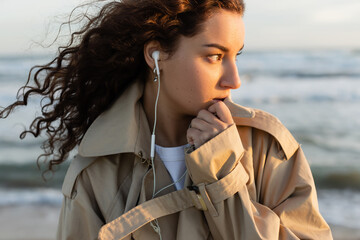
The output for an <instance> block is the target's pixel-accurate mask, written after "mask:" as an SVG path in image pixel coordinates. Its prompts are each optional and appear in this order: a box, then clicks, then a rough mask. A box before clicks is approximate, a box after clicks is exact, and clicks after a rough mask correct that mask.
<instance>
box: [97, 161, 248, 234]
mask: <svg viewBox="0 0 360 240" xmlns="http://www.w3.org/2000/svg"><path fill="white" fill-rule="evenodd" d="M248 179H249V176H248V174H247V173H246V171H245V169H244V168H243V166H242V164H241V163H240V162H239V163H238V164H237V166H236V167H235V168H234V169H233V170H232V171H231V172H230V173H229V174H228V175H226V176H225V177H224V178H222V179H220V180H219V181H216V182H214V183H211V184H208V185H206V186H205V185H204V184H199V185H198V186H197V187H198V189H199V191H193V190H189V189H187V188H184V189H182V190H179V191H175V192H171V193H168V194H166V195H163V196H160V197H157V198H154V199H151V200H149V201H146V202H144V203H142V204H140V205H138V206H136V207H135V208H133V209H131V210H129V211H128V212H126V213H124V214H122V215H121V216H120V217H118V218H117V219H115V220H113V221H112V222H109V223H107V224H106V225H104V226H103V227H102V228H101V229H100V231H99V235H98V239H99V240H107V239H118V240H120V239H124V238H125V237H127V236H128V235H129V234H131V233H133V232H135V231H136V230H137V229H139V228H141V227H142V226H144V225H146V224H148V223H149V222H151V221H153V220H155V219H157V218H160V217H164V216H167V215H170V214H174V213H176V212H180V211H183V210H185V209H188V208H190V207H196V208H197V209H199V210H203V211H204V210H205V211H209V213H210V214H211V215H212V216H214V217H216V216H218V213H217V211H216V208H215V207H214V205H213V204H217V203H220V202H222V201H224V200H226V199H228V198H230V197H232V196H234V195H235V194H236V193H237V192H238V191H239V189H240V188H241V187H242V186H244V185H245V184H246V182H247V181H248ZM204 204H205V205H206V207H205V206H204Z"/></svg>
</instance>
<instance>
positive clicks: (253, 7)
mask: <svg viewBox="0 0 360 240" xmlns="http://www.w3.org/2000/svg"><path fill="white" fill-rule="evenodd" d="M80 3H82V1H79V0H61V1H60V0H51V1H45V0H32V1H26V0H18V1H10V0H1V1H0V106H2V107H4V106H7V105H8V104H10V103H12V102H13V101H15V99H16V98H15V97H16V93H17V90H18V89H19V87H21V86H22V85H23V84H24V83H25V82H26V80H27V75H28V72H29V70H30V68H31V67H32V66H34V65H37V64H44V63H47V62H48V61H50V60H51V59H52V58H53V57H54V56H55V53H56V49H57V46H58V45H54V46H53V47H50V48H43V47H41V46H39V44H37V43H42V45H44V46H47V45H50V44H51V43H52V41H53V40H54V39H55V36H56V34H57V31H58V29H59V26H60V24H61V23H62V22H65V21H67V17H68V15H69V13H70V12H71V10H72V9H73V8H74V7H75V6H77V5H79V4H80ZM246 3H247V10H246V14H245V18H244V20H245V24H246V34H247V35H246V42H245V49H244V51H243V55H241V56H240V57H239V59H238V67H239V72H240V75H241V79H242V86H241V88H240V89H239V90H236V91H233V93H232V97H233V100H234V101H235V102H237V103H239V104H241V105H245V106H249V107H254V108H259V109H263V110H265V111H267V112H270V113H272V114H273V115H275V116H277V117H278V118H279V119H280V120H281V121H282V122H283V123H284V125H285V126H286V127H288V128H289V130H290V131H291V132H292V133H293V135H294V136H295V138H296V139H297V140H298V141H299V142H300V143H301V144H302V147H303V149H304V151H305V154H306V156H307V158H308V161H309V163H310V165H311V169H312V171H313V175H314V178H315V182H316V186H317V190H318V197H319V207H320V211H321V213H322V214H323V216H324V218H325V219H326V220H327V222H328V223H329V224H330V225H331V227H332V229H333V234H334V237H335V239H360V221H359V219H360V2H359V1H358V0H347V1H341V0H317V1H310V0H303V1H295V0H286V1H285V0H272V1H260V0H251V1H249V0H248V1H246ZM69 31H70V30H69V29H68V28H67V27H64V28H63V31H62V35H64V36H65V37H60V38H59V41H60V43H61V42H62V41H63V39H66V36H67V34H68V33H69ZM38 101H39V99H37V98H33V100H32V101H31V102H30V103H29V106H28V107H26V108H19V109H17V111H16V112H15V113H14V114H13V115H11V116H10V117H9V118H7V119H6V120H4V119H0V240H2V239H54V236H55V231H56V224H57V221H58V214H59V209H60V207H61V201H62V194H61V191H60V188H61V183H62V179H63V177H64V174H65V171H66V168H67V165H66V164H65V165H64V166H62V167H61V168H59V169H58V172H57V173H56V174H55V175H54V176H53V178H52V180H50V181H48V182H46V183H45V182H43V181H42V179H41V173H40V172H39V171H38V169H37V166H36V158H37V156H38V155H39V154H40V153H41V149H40V145H41V142H42V140H43V139H34V138H33V137H32V136H30V135H29V136H28V137H27V138H26V139H25V140H22V141H21V140H19V135H20V133H21V132H22V131H23V130H24V129H25V128H26V127H28V126H29V124H30V123H31V120H32V119H33V118H34V117H35V116H36V114H38V113H39V108H38V107H37V105H38Z"/></svg>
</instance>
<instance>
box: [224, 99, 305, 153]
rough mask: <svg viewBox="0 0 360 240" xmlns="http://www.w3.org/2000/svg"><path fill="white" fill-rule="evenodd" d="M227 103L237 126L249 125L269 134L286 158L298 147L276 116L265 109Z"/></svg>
mask: <svg viewBox="0 0 360 240" xmlns="http://www.w3.org/2000/svg"><path fill="white" fill-rule="evenodd" d="M227 105H228V103H227ZM229 105H230V107H229V108H230V111H231V112H232V114H233V119H234V122H235V124H236V125H237V126H238V127H242V126H244V127H251V128H255V129H259V130H261V131H264V132H266V133H268V134H270V135H271V136H273V137H274V138H275V139H276V140H277V142H278V143H279V144H280V146H281V148H282V149H283V151H284V153H285V156H286V158H287V159H290V158H291V156H293V155H294V153H295V152H296V151H297V149H298V148H299V143H298V142H297V141H296V140H295V138H294V137H293V135H292V134H291V133H290V131H289V130H288V129H287V128H286V127H285V126H284V125H283V124H282V123H281V121H280V120H279V119H278V118H277V117H275V116H273V115H272V114H270V113H267V112H265V111H262V110H258V109H253V108H246V107H243V106H240V105H238V104H236V103H233V102H231V103H230V104H229ZM239 113H241V114H239ZM244 113H247V114H244Z"/></svg>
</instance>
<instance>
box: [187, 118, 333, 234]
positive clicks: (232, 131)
mask: <svg viewBox="0 0 360 240" xmlns="http://www.w3.org/2000/svg"><path fill="white" fill-rule="evenodd" d="M265 135H266V134H264V138H265V140H264V139H263V141H261V142H259V144H258V145H259V146H258V148H259V149H257V150H256V152H257V153H259V154H258V156H254V153H253V157H257V158H263V164H262V166H258V167H257V169H252V170H250V171H259V172H258V173H257V175H258V177H257V179H258V181H257V182H256V185H257V186H256V188H257V190H256V192H257V195H258V196H257V197H256V199H253V197H251V196H250V193H249V190H248V187H247V184H248V183H247V182H246V181H243V183H242V184H240V185H239V184H237V185H236V188H237V189H235V190H236V191H234V192H235V194H234V195H232V196H229V197H226V199H225V200H223V201H220V202H218V201H216V202H215V203H214V201H212V200H213V199H211V197H212V196H214V195H213V194H206V192H205V193H204V191H203V192H202V193H201V196H202V198H204V203H205V204H206V205H207V209H208V210H206V211H204V214H205V217H206V220H207V222H208V225H209V229H210V231H211V234H212V235H213V237H214V238H215V239H235V240H236V239H327V240H328V239H332V236H331V231H330V229H329V227H328V225H327V224H326V222H325V221H324V219H323V218H322V216H321V215H320V213H319V209H318V203H317V197H316V191H315V186H314V182H313V178H312V174H311V171H310V168H309V165H308V163H307V161H306V159H305V156H304V154H303V152H302V150H301V148H300V147H299V149H298V150H297V151H296V152H295V154H294V155H293V156H292V157H291V158H290V159H288V160H286V159H282V158H281V157H279V154H278V153H279V149H278V148H279V144H278V143H277V141H276V139H275V138H273V137H271V136H270V135H267V138H266V137H265ZM247 151H248V152H249V151H250V152H251V151H252V149H250V150H249V149H247ZM245 157H248V156H244V148H243V145H242V142H241V139H240V137H239V133H238V131H237V128H236V126H235V125H232V126H231V127H229V128H228V129H226V130H225V131H224V132H222V133H220V134H219V135H218V136H216V137H215V138H213V139H211V140H210V141H208V142H207V143H205V144H204V145H202V146H201V147H200V148H198V149H196V150H195V151H193V152H191V153H188V154H186V164H187V167H188V171H189V174H190V177H191V178H192V180H193V183H194V185H197V186H205V191H206V186H210V185H216V183H217V182H220V181H221V180H222V179H223V178H229V176H232V177H233V181H231V180H230V181H229V179H227V181H226V182H229V183H231V182H235V181H236V180H237V179H235V178H243V179H244V176H236V175H234V174H231V172H232V170H233V169H234V168H242V169H240V170H241V171H240V172H241V174H242V175H247V174H248V175H250V172H249V169H246V168H244V166H243V160H244V159H243V158H245ZM254 161H258V160H254ZM260 162H261V161H260ZM230 174H231V175H230ZM245 177H246V178H245V179H249V178H250V177H249V176H245ZM225 188H226V186H225ZM218 194H221V191H219V193H218ZM216 198H221V196H216ZM210 210H212V211H215V212H216V214H214V213H212V212H211V211H210Z"/></svg>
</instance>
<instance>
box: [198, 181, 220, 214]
mask: <svg viewBox="0 0 360 240" xmlns="http://www.w3.org/2000/svg"><path fill="white" fill-rule="evenodd" d="M198 187H199V192H200V195H201V197H202V199H203V201H204V202H205V204H206V207H207V209H208V211H209V213H210V215H211V216H213V217H217V216H219V213H218V211H217V210H216V209H215V207H214V205H213V204H212V202H211V200H210V197H209V195H208V193H207V192H206V187H205V184H204V183H201V184H199V185H198Z"/></svg>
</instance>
